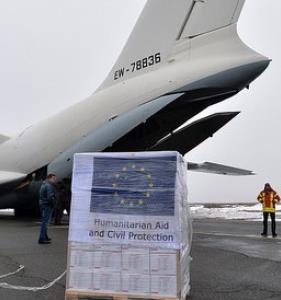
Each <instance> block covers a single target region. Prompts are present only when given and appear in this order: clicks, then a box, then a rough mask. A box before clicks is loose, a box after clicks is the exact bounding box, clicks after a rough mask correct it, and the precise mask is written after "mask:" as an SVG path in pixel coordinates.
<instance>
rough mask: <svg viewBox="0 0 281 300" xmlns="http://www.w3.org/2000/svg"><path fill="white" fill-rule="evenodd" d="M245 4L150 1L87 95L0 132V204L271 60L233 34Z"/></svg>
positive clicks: (231, 86) (218, 92) (225, 90)
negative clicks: (81, 155) (15, 131)
mask: <svg viewBox="0 0 281 300" xmlns="http://www.w3.org/2000/svg"><path fill="white" fill-rule="evenodd" d="M243 4H244V0H204V1H203V0H195V1H192V0H176V1H170V0H148V1H147V4H146V6H145V8H144V10H143V12H142V14H141V15H140V17H139V20H138V22H137V24H136V26H135V28H134V30H133V31H132V33H131V36H130V38H129V39H128V42H127V44H126V46H125V48H124V49H123V51H122V53H121V55H120V57H119V59H118V60H117V62H116V64H115V65H114V67H113V68H112V70H111V72H110V73H109V75H108V77H107V78H106V79H105V81H104V82H103V84H102V85H101V86H100V87H99V89H98V90H97V91H96V92H95V93H94V94H93V95H91V96H90V97H88V98H87V99H85V100H84V101H81V102H79V103H77V104H75V105H73V106H71V107H69V108H67V109H65V110H64V111H62V112H60V113H58V114H56V115H54V116H52V117H50V118H48V119H46V120H43V121H41V122H40V123H38V124H36V125H33V126H30V127H28V128H27V129H25V130H24V131H23V132H22V133H20V134H19V135H17V136H15V137H12V138H9V137H5V136H0V208H6V207H17V203H16V200H15V197H12V198H13V201H10V200H9V196H8V195H9V193H10V192H11V187H12V188H15V187H17V188H18V187H19V184H21V182H22V180H23V182H30V175H31V174H34V173H35V174H36V172H39V171H40V170H42V169H44V170H45V172H47V171H51V172H55V173H57V174H58V175H59V176H61V177H67V176H69V175H70V172H71V165H72V156H73V153H75V152H85V151H103V150H104V149H106V148H110V147H111V146H112V145H114V143H115V144H116V143H117V142H118V140H119V141H120V139H122V137H124V136H125V135H127V134H129V133H130V131H131V130H133V129H134V128H136V127H137V126H141V124H144V123H145V122H146V120H150V118H153V117H155V116H158V115H159V116H161V112H163V109H165V107H166V108H167V107H169V105H173V103H175V101H177V104H179V103H180V101H181V100H182V101H183V100H184V101H185V103H186V105H187V106H186V107H187V108H188V109H189V108H190V107H193V106H191V105H195V106H196V105H197V106H198V105H199V106H198V108H196V109H195V111H196V112H197V110H198V111H201V110H203V109H204V108H205V107H207V106H209V105H212V104H213V103H216V102H219V101H222V100H224V99H226V98H228V97H230V96H232V95H234V94H235V93H237V92H239V91H240V90H242V89H244V88H245V87H248V86H249V84H250V83H251V82H252V81H253V80H254V79H256V78H257V77H258V76H259V75H260V74H261V73H262V72H263V71H264V70H265V69H266V67H267V66H268V64H269V59H268V58H266V57H264V56H262V55H260V54H258V53H256V52H255V51H253V50H252V49H250V48H248V47H247V46H246V45H245V44H244V43H243V42H242V41H241V40H240V38H239V36H238V34H237V25H236V23H237V21H238V18H239V15H240V12H241V9H242V7H243ZM194 93H196V96H193V95H194ZM210 99H212V101H211V100H210ZM206 101H207V102H206ZM208 101H209V102H208ZM210 101H211V102H210ZM193 103H194V104H193ZM201 103H202V105H201ZM200 105H201V106H200ZM178 112H180V110H178ZM194 114H195V113H194ZM194 114H193V115H194ZM232 117H233V115H231V118H232ZM188 118H190V115H189V116H188ZM188 118H187V119H188ZM215 118H216V116H214V117H213V120H215ZM229 119H230V118H229ZM216 120H217V119H216ZM185 121H186V120H185ZM228 121H229V120H227V121H225V122H224V124H225V123H226V122H228ZM171 123H172V122H171ZM183 123H184V122H181V124H183ZM181 124H180V125H181ZM207 124H208V123H207ZM178 125H179V124H177V125H175V126H174V127H173V124H165V125H163V128H164V127H165V126H166V129H167V130H166V131H167V132H166V131H165V132H164V131H163V133H161V134H162V136H161V138H160V136H158V135H157V129H155V130H154V133H153V134H152V135H151V136H153V135H156V136H157V139H156V138H155V140H153V139H152V140H153V143H152V144H151V145H148V146H147V147H146V148H145V149H140V150H147V149H148V150H149V149H152V150H154V149H156V148H157V147H158V148H157V149H162V148H161V147H160V146H161V145H162V146H163V143H162V144H161V141H162V139H163V138H164V137H165V136H166V135H167V133H168V132H173V131H174V130H176V129H177V128H178V127H179V126H178ZM197 125H198V124H197ZM143 126H145V125H143ZM220 127H221V126H220ZM198 128H199V127H198ZM217 129H218V128H216V129H214V130H213V131H216V130H217ZM198 130H199V129H197V131H198ZM160 132H161V130H160ZM185 132H189V134H190V133H191V129H190V128H189V129H188V130H186V131H185ZM164 133H165V134H164ZM159 134H160V133H159ZM181 134H183V132H182V133H181ZM210 135H211V134H210ZM171 139H172V138H171ZM159 142H160V144H159ZM199 142H201V140H200V141H198V143H199ZM133 143H134V140H131V144H133ZM165 143H166V144H165ZM164 144H165V146H163V150H171V149H166V147H168V145H169V141H167V142H165V141H164ZM172 144H173V143H172ZM126 145H127V144H126ZM159 145H160V146H159ZM184 146H186V145H182V147H184ZM118 147H119V148H118V149H120V142H119V146H118ZM132 147H133V146H132ZM159 147H160V148H159ZM169 147H171V146H169ZM169 147H168V148H169ZM129 148H130V147H129ZM112 149H113V150H114V147H113V148H112ZM121 149H123V148H122V147H121ZM133 149H134V150H135V148H134V147H133ZM137 149H139V148H137ZM124 150H130V149H127V148H126V147H124ZM183 151H184V150H183ZM27 178H29V179H28V180H27ZM2 186H3V189H2V192H1V187H2ZM7 187H8V188H7Z"/></svg>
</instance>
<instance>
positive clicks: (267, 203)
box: [258, 191, 280, 213]
mask: <svg viewBox="0 0 281 300" xmlns="http://www.w3.org/2000/svg"><path fill="white" fill-rule="evenodd" d="M258 201H259V202H260V203H262V208H263V211H264V212H274V213H275V210H276V209H275V204H276V203H277V202H279V201H280V197H279V196H278V194H277V193H276V192H275V191H271V192H267V193H266V192H264V191H261V192H260V193H259V195H258Z"/></svg>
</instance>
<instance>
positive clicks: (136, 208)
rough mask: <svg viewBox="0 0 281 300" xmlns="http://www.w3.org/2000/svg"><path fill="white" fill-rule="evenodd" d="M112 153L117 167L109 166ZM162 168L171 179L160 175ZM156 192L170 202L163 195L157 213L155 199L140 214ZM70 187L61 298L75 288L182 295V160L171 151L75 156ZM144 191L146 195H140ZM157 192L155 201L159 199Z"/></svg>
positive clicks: (185, 250)
mask: <svg viewBox="0 0 281 300" xmlns="http://www.w3.org/2000/svg"><path fill="white" fill-rule="evenodd" d="M100 158H101V159H104V158H105V159H106V161H105V164H104V160H102V168H100V169H101V171H99V169H98V166H97V165H98V163H99V161H98V159H100ZM116 159H117V160H118V161H117V166H118V168H114V164H115V163H116ZM120 160H121V164H120ZM162 160H163V161H164V163H165V164H164V166H165V169H164V170H163V164H161V163H160V162H161V161H162ZM147 162H152V164H151V163H147ZM169 164H170V167H169ZM96 166H97V167H96ZM130 166H131V170H130ZM157 168H159V172H158V173H157V172H156V173H155V169H157ZM168 168H170V172H169V170H168ZM119 170H121V171H119ZM128 170H130V172H131V173H129V176H127V174H128ZM150 170H152V171H150ZM171 170H172V172H171ZM95 172H102V173H99V174H97V175H96V173H95ZM122 172H123V173H122ZM125 173H126V174H125ZM124 174H125V175H126V176H125V175H124ZM167 174H168V176H170V177H171V176H173V178H172V180H171V178H169V179H167V178H166V177H165V176H167ZM95 176H97V177H98V180H96V179H95ZM122 176H123V177H124V178H125V181H126V182H125V181H124V180H122V181H121V179H119V178H120V177H122ZM138 176H139V179H138V178H137V177H138ZM143 176H145V180H144V181H143V182H141V181H142V177H143ZM111 177H113V178H114V179H112V181H111V182H110V181H108V180H109V179H110V178H111ZM159 177H161V178H159ZM100 178H102V179H103V178H104V180H100ZM99 180H100V181H99ZM130 180H131V182H130ZM128 182H129V184H128ZM157 182H160V184H158V183H157ZM167 182H168V183H167ZM169 182H170V183H172V184H171V185H170V186H169ZM100 183H101V184H102V185H103V184H104V185H105V186H100V185H99V184H100ZM166 183H167V185H168V187H166V186H165V185H166ZM124 189H126V190H127V191H126V193H127V194H126V193H125V192H124ZM155 191H156V192H155ZM158 191H160V194H159V195H160V196H161V195H163V192H164V193H165V192H167V195H170V196H169V197H172V198H173V201H172V202H171V200H169V199H168V198H167V196H163V198H164V199H165V201H166V202H165V203H164V206H162V207H163V209H162V211H164V213H161V211H159V207H160V206H159V205H161V203H160V204H159V203H157V202H155V203H156V204H155V206H151V207H149V209H150V210H149V211H148V210H147V212H146V213H145V212H144V213H143V214H142V211H145V210H146V209H147V207H145V205H146V201H147V202H148V201H150V202H149V203H148V205H151V202H152V201H155V199H156V196H158V194H157V192H158ZM72 192H73V198H72V212H71V220H70V233H69V248H68V274H67V290H66V299H70V295H73V293H77V294H79V293H82V292H83V293H88V294H89V295H95V294H96V295H108V296H109V295H119V294H124V295H139V296H140V295H141V296H143V298H153V297H154V298H159V297H172V298H175V299H180V298H182V299H183V298H184V297H185V296H186V295H187V294H188V293H189V290H190V283H189V265H190V256H189V252H190V243H191V226H190V215H189V211H188V206H187V189H186V165H185V163H184V162H183V159H182V157H181V156H180V155H179V154H178V153H176V152H153V153H147V152H146V153H126V154H124V153H122V154H121V153H110V154H101V153H98V154H97V153H93V154H77V155H76V156H75V162H74V169H73V185H72ZM153 193H155V194H154V195H153ZM116 194H117V196H116ZM120 195H121V196H120ZM130 195H133V198H132V197H130ZM150 195H152V196H150ZM144 196H147V199H146V200H142V199H143V197H144ZM152 197H154V198H152ZM165 197H166V198H165ZM116 198H117V199H116ZM140 198H141V200H139V199H140ZM160 198H161V197H160ZM160 198H157V201H158V200H159V201H160V202H161V199H163V198H161V199H160ZM103 199H105V200H103ZM110 199H112V200H110ZM128 199H129V200H128ZM132 199H133V200H132ZM95 201H100V202H98V203H95ZM109 201H112V202H109ZM133 201H134V202H133ZM104 202H106V203H105V204H106V205H104ZM123 202H127V203H128V205H127V206H124V205H123ZM109 203H112V205H108V204H109ZM116 203H117V204H116ZM131 203H133V205H130V204H131ZM101 204H103V206H101ZM166 204H168V205H170V207H171V209H170V210H167V208H166V207H165V205H166ZM122 205H123V206H122ZM154 207H155V211H153V209H154ZM130 237H133V240H131V239H130ZM71 299H72V298H71Z"/></svg>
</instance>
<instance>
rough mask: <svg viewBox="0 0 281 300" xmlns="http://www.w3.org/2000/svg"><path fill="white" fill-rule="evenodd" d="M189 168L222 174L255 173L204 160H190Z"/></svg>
mask: <svg viewBox="0 0 281 300" xmlns="http://www.w3.org/2000/svg"><path fill="white" fill-rule="evenodd" d="M187 168H188V170H190V171H195V172H202V173H212V174H220V175H232V176H246V175H255V173H254V172H253V171H249V170H245V169H240V168H235V167H231V166H226V165H221V164H215V163H212V162H204V163H193V162H188V163H187Z"/></svg>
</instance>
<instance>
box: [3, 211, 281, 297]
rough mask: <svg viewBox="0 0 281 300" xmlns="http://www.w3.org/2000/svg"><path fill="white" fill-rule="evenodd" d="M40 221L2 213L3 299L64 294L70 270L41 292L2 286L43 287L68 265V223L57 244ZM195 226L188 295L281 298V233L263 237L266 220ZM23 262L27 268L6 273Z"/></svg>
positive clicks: (54, 232)
mask: <svg viewBox="0 0 281 300" xmlns="http://www.w3.org/2000/svg"><path fill="white" fill-rule="evenodd" d="M39 225H40V222H39V221H36V220H30V219H29V220H17V219H15V218H14V217H12V216H2V215H0V236H1V244H0V299H3V300H16V299H21V300H33V299H40V300H41V299H52V300H63V299H64V291H65V276H64V277H63V278H61V279H60V280H59V281H58V282H56V283H55V284H54V285H53V286H51V287H49V288H45V289H43V290H40V291H36V292H34V291H23V290H17V289H14V288H15V287H13V286H12V288H9V289H6V288H3V287H1V285H2V283H3V282H6V283H9V284H11V285H14V286H16V287H17V286H25V287H41V286H44V285H46V284H48V283H50V282H52V281H53V280H54V279H55V278H57V277H58V276H59V275H61V274H62V273H63V271H64V270H65V268H66V253H67V234H68V226H66V225H62V226H54V225H51V226H50V227H49V235H50V236H51V237H52V244H50V245H39V244H38V243H37V240H38V233H39ZM279 226H281V224H277V229H279ZM193 230H194V233H193V246H192V257H193V261H192V265H191V295H190V297H189V298H188V299H192V300H204V299H216V300H220V299H227V300H232V299H235V300H236V299H237V300H238V299H239V300H243V299H245V300H246V299H247V300H251V299H255V300H256V299H262V300H266V299H273V300H274V299H281V264H280V261H281V238H279V237H278V238H276V239H273V238H271V237H268V238H262V237H260V231H261V223H260V222H246V221H231V220H225V221H221V220H210V219H202V220H195V221H193ZM280 232H281V228H280ZM20 265H23V266H24V269H23V270H21V271H19V272H18V273H16V274H14V275H11V276H9V277H5V278H1V275H4V274H7V273H9V272H14V271H16V270H17V269H18V268H19V266H20ZM10 287H11V286H10Z"/></svg>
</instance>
